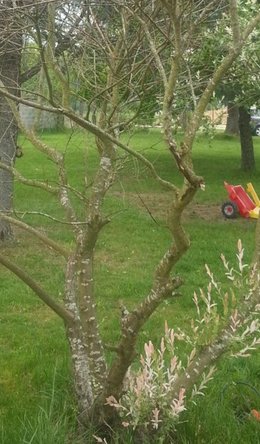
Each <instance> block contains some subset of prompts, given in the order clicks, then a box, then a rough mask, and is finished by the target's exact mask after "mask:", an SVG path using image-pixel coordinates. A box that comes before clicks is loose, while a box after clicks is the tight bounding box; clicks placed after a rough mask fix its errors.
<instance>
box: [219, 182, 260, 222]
mask: <svg viewBox="0 0 260 444" xmlns="http://www.w3.org/2000/svg"><path fill="white" fill-rule="evenodd" d="M224 185H225V188H226V190H227V192H228V195H229V198H230V200H232V201H233V202H235V204H236V205H237V208H238V211H239V213H240V214H241V216H243V217H249V211H251V210H254V209H255V207H256V206H255V204H254V202H253V201H252V200H251V199H250V197H249V196H248V194H247V193H246V191H245V190H244V188H243V187H242V186H241V185H230V184H228V183H227V182H224Z"/></svg>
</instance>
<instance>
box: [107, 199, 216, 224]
mask: <svg viewBox="0 0 260 444" xmlns="http://www.w3.org/2000/svg"><path fill="white" fill-rule="evenodd" d="M113 195H114V196H117V197H119V198H121V199H122V200H124V201H125V202H126V203H127V202H129V203H130V204H131V205H134V206H136V207H137V208H139V209H140V210H141V211H143V212H146V213H147V214H150V216H151V217H153V218H154V219H161V220H162V219H165V218H166V217H167V211H168V208H169V206H170V204H171V199H172V195H171V193H167V192H166V193H140V194H137V193H120V192H114V193H113ZM193 218H194V219H195V218H199V219H202V220H205V221H208V222H210V221H212V222H213V221H220V222H221V221H224V220H225V219H224V217H223V215H222V213H221V207H220V205H216V204H214V205H210V204H198V203H191V204H190V205H189V207H188V208H187V209H186V210H185V211H184V219H186V220H190V219H193Z"/></svg>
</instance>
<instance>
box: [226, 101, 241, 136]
mask: <svg viewBox="0 0 260 444" xmlns="http://www.w3.org/2000/svg"><path fill="white" fill-rule="evenodd" d="M238 118H239V112H238V106H237V105H235V104H234V103H232V102H229V103H228V106H227V123H226V129H225V133H226V134H228V135H230V136H238V135H239V124H238Z"/></svg>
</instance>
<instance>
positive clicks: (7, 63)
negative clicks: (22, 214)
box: [0, 2, 22, 241]
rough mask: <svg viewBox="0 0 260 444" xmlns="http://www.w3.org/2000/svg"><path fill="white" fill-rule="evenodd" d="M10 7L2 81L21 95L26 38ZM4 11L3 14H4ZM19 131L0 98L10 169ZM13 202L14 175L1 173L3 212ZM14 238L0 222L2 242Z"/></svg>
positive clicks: (4, 17)
mask: <svg viewBox="0 0 260 444" xmlns="http://www.w3.org/2000/svg"><path fill="white" fill-rule="evenodd" d="M11 5H12V2H10V10H9V11H8V9H7V8H6V5H5V6H4V7H3V6H2V7H0V32H1V44H0V79H1V80H2V82H3V83H4V84H5V86H6V87H7V89H8V90H9V91H10V92H11V93H12V94H15V95H19V76H20V66H21V50H22V35H21V32H20V30H19V27H17V23H16V22H15V20H14V12H13V11H12V8H11ZM2 9H3V10H2ZM17 135H18V127H17V123H16V121H15V119H14V117H13V114H12V111H11V109H10V107H9V105H8V103H7V101H6V100H5V98H4V96H0V141H1V143H0V161H1V162H2V163H4V164H6V165H8V166H10V165H12V164H13V162H14V160H15V152H16V145H17ZM12 201H13V177H12V175H11V174H10V172H8V171H5V170H3V169H0V211H4V212H5V211H6V212H9V211H10V210H11V209H12V203H13V202H12ZM10 238H12V229H11V227H10V225H9V223H8V222H6V221H3V220H1V219H0V240H1V241H5V240H9V239H10Z"/></svg>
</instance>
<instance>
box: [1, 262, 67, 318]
mask: <svg viewBox="0 0 260 444" xmlns="http://www.w3.org/2000/svg"><path fill="white" fill-rule="evenodd" d="M0 263H1V264H2V265H4V267H6V268H8V270H10V271H11V272H12V273H14V274H16V276H17V277H19V279H21V280H22V281H23V282H24V283H25V284H26V285H28V287H30V288H31V289H32V290H33V292H34V293H35V294H36V295H37V296H38V297H39V298H40V299H41V300H42V301H43V302H44V303H45V304H46V305H48V307H50V308H51V309H52V310H53V311H54V312H55V313H56V314H57V315H58V316H59V317H60V318H62V319H63V321H64V322H65V324H67V325H71V324H73V323H74V322H75V319H74V316H73V315H72V314H71V313H70V312H69V311H68V310H66V309H65V308H64V307H63V306H62V305H61V304H59V303H57V302H56V301H55V300H54V299H53V298H52V297H51V296H50V295H49V294H48V293H47V292H46V291H45V290H43V289H42V288H41V287H40V286H39V285H38V283H37V282H36V281H34V280H33V279H32V278H31V276H29V275H28V274H27V273H26V272H25V271H23V270H22V269H21V268H20V267H18V266H17V265H15V264H14V263H13V262H11V261H9V260H8V259H6V258H5V257H4V256H3V255H2V254H0Z"/></svg>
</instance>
